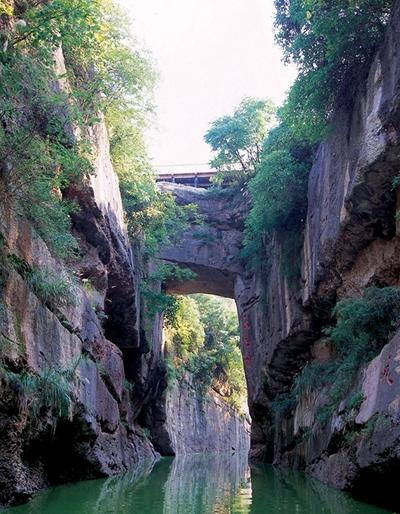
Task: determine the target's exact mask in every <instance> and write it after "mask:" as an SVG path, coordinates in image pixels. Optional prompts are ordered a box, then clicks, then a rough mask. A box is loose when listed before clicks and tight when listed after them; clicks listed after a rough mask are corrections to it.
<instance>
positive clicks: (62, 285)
mask: <svg viewBox="0 0 400 514" xmlns="http://www.w3.org/2000/svg"><path fill="white" fill-rule="evenodd" d="M26 277H27V281H28V284H29V286H30V287H31V288H32V290H33V291H34V293H35V294H37V295H38V296H39V298H41V300H43V302H44V303H48V304H51V305H59V306H68V305H76V301H77V299H76V288H75V284H74V283H73V281H72V279H71V277H69V276H67V275H66V274H60V273H56V272H55V270H52V269H50V268H46V269H45V268H38V267H33V268H32V269H31V270H30V271H29V272H28V273H27V275H26Z"/></svg>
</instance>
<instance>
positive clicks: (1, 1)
mask: <svg viewBox="0 0 400 514" xmlns="http://www.w3.org/2000/svg"><path fill="white" fill-rule="evenodd" d="M13 12H14V9H13V6H12V5H11V4H10V2H8V1H7V0H0V16H2V15H3V14H7V16H12V14H13Z"/></svg>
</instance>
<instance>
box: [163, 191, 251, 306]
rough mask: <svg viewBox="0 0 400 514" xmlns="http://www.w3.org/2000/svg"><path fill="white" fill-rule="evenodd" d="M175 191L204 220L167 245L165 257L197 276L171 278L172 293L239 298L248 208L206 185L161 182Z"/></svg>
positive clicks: (180, 201)
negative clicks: (239, 277) (242, 246)
mask: <svg viewBox="0 0 400 514" xmlns="http://www.w3.org/2000/svg"><path fill="white" fill-rule="evenodd" d="M159 187H160V188H161V189H162V190H163V191H167V192H170V193H172V194H173V195H174V197H175V199H176V201H177V203H178V204H180V205H188V204H195V205H197V207H198V214H199V215H200V216H201V217H202V218H203V224H201V225H198V224H193V225H192V226H191V227H190V228H189V229H188V230H187V231H186V232H185V233H184V234H183V237H182V240H181V243H180V244H178V245H175V246H174V247H169V248H163V249H162V251H161V253H160V257H161V259H163V260H165V261H167V262H172V263H176V264H179V265H181V266H184V267H187V268H189V269H191V270H192V271H193V272H194V273H195V277H194V278H193V279H191V280H185V281H183V282H179V281H176V280H169V281H167V283H166V284H165V285H166V288H167V292H169V293H171V294H192V293H206V294H214V295H217V296H223V297H227V298H235V285H236V281H237V278H238V276H240V275H241V274H242V273H243V267H242V264H241V260H240V248H241V245H242V239H243V222H244V209H243V206H238V209H234V208H232V197H226V196H225V197H224V196H222V195H219V196H214V197H213V196H212V195H211V194H210V193H209V192H207V191H206V190H203V189H196V188H193V187H188V186H181V185H178V184H168V183H162V184H159Z"/></svg>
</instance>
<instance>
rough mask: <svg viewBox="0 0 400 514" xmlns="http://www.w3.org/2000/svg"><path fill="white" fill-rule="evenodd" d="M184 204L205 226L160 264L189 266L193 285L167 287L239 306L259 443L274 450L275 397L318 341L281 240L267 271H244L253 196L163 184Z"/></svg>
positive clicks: (273, 245) (167, 251)
mask: <svg viewBox="0 0 400 514" xmlns="http://www.w3.org/2000/svg"><path fill="white" fill-rule="evenodd" d="M159 187H160V189H161V190H163V191H167V192H169V193H171V194H172V195H173V196H174V197H175V199H176V201H177V203H178V204H180V205H188V204H195V205H197V208H198V214H199V215H200V216H201V217H202V220H203V223H202V224H201V225H199V224H198V223H196V222H195V221H194V222H193V224H192V226H191V227H190V228H189V229H188V230H187V231H186V232H185V233H184V235H183V237H182V240H181V242H180V243H179V244H178V245H175V246H174V247H172V248H163V249H162V251H161V253H160V257H161V259H163V260H165V261H167V262H172V263H176V264H178V265H182V266H185V267H188V268H190V269H191V270H192V271H194V272H195V273H196V277H195V278H194V279H192V280H186V281H184V282H177V281H175V280H171V281H169V282H167V283H166V284H165V285H166V288H167V291H168V292H169V293H171V294H191V293H207V294H215V295H218V296H225V297H229V298H233V299H234V300H235V302H236V305H237V310H238V317H239V324H240V339H241V350H242V355H243V363H244V368H245V372H246V380H247V389H248V400H249V408H250V413H251V416H252V421H253V424H252V438H253V445H257V444H258V443H260V444H262V445H267V451H268V446H269V444H271V445H272V442H273V441H272V437H270V435H271V432H270V426H271V417H270V416H269V414H268V413H269V406H270V400H271V398H273V397H274V396H275V394H277V393H279V392H280V391H282V389H284V388H285V386H286V384H288V383H290V377H291V375H292V374H293V370H294V369H296V368H297V369H298V366H299V363H301V362H302V361H304V358H305V356H306V355H307V352H308V351H309V340H310V337H312V331H311V330H310V325H311V322H310V318H309V317H308V316H307V315H305V313H304V310H303V309H302V306H301V301H300V300H299V295H298V294H297V293H296V291H295V290H293V289H292V288H291V287H289V285H288V283H287V279H286V278H285V276H284V274H283V273H282V272H281V261H282V259H281V253H282V250H281V246H282V245H281V243H280V242H279V241H278V239H276V240H273V241H271V242H270V243H269V246H268V249H267V250H266V254H265V256H264V259H265V264H266V265H267V267H268V270H267V272H266V273H263V274H259V273H250V272H248V271H247V270H246V267H245V265H244V263H243V260H242V259H241V256H240V251H241V247H242V242H243V236H244V224H245V219H246V215H247V212H248V209H249V203H248V197H247V196H246V195H247V193H246V192H245V193H237V194H236V195H229V194H228V192H226V193H225V194H224V192H222V193H220V194H219V195H213V194H212V193H211V192H209V191H206V190H202V189H196V188H193V187H188V186H182V185H178V184H168V183H161V184H159Z"/></svg>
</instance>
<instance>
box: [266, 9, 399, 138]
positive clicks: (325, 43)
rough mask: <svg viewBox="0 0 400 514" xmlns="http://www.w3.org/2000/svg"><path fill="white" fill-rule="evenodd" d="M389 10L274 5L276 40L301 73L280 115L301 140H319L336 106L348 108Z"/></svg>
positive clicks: (366, 69)
mask: <svg viewBox="0 0 400 514" xmlns="http://www.w3.org/2000/svg"><path fill="white" fill-rule="evenodd" d="M392 4H393V1H392V0H356V1H349V0H307V1H305V2H304V1H301V2H300V1H298V0H275V7H276V18H275V27H276V29H277V32H276V40H277V42H278V43H279V44H280V46H281V47H282V48H283V51H284V57H285V61H286V62H294V63H295V64H296V65H297V66H298V69H299V76H298V78H297V80H296V82H295V84H294V86H293V87H292V89H291V90H290V92H289V97H288V100H287V102H286V104H285V106H284V108H283V109H282V110H281V113H280V114H281V117H283V119H284V121H285V123H287V124H288V125H289V126H291V127H292V128H293V129H294V131H295V132H296V135H297V136H298V137H299V138H301V139H304V138H307V139H308V140H309V141H311V142H315V141H321V140H323V139H324V138H325V136H326V134H327V126H328V122H329V120H330V117H331V115H332V112H333V109H334V107H335V105H336V103H337V102H338V101H339V100H340V101H341V102H347V103H351V101H352V99H353V97H354V92H355V90H356V88H357V87H358V86H359V84H360V83H361V82H362V81H363V80H364V78H365V75H366V73H367V72H368V69H369V66H370V62H371V59H372V57H373V55H374V53H375V51H376V48H377V45H378V44H379V43H380V42H381V40H382V36H383V34H384V30H385V26H386V23H387V20H388V18H389V13H390V8H391V5H392ZM366 27H367V29H366Z"/></svg>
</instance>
